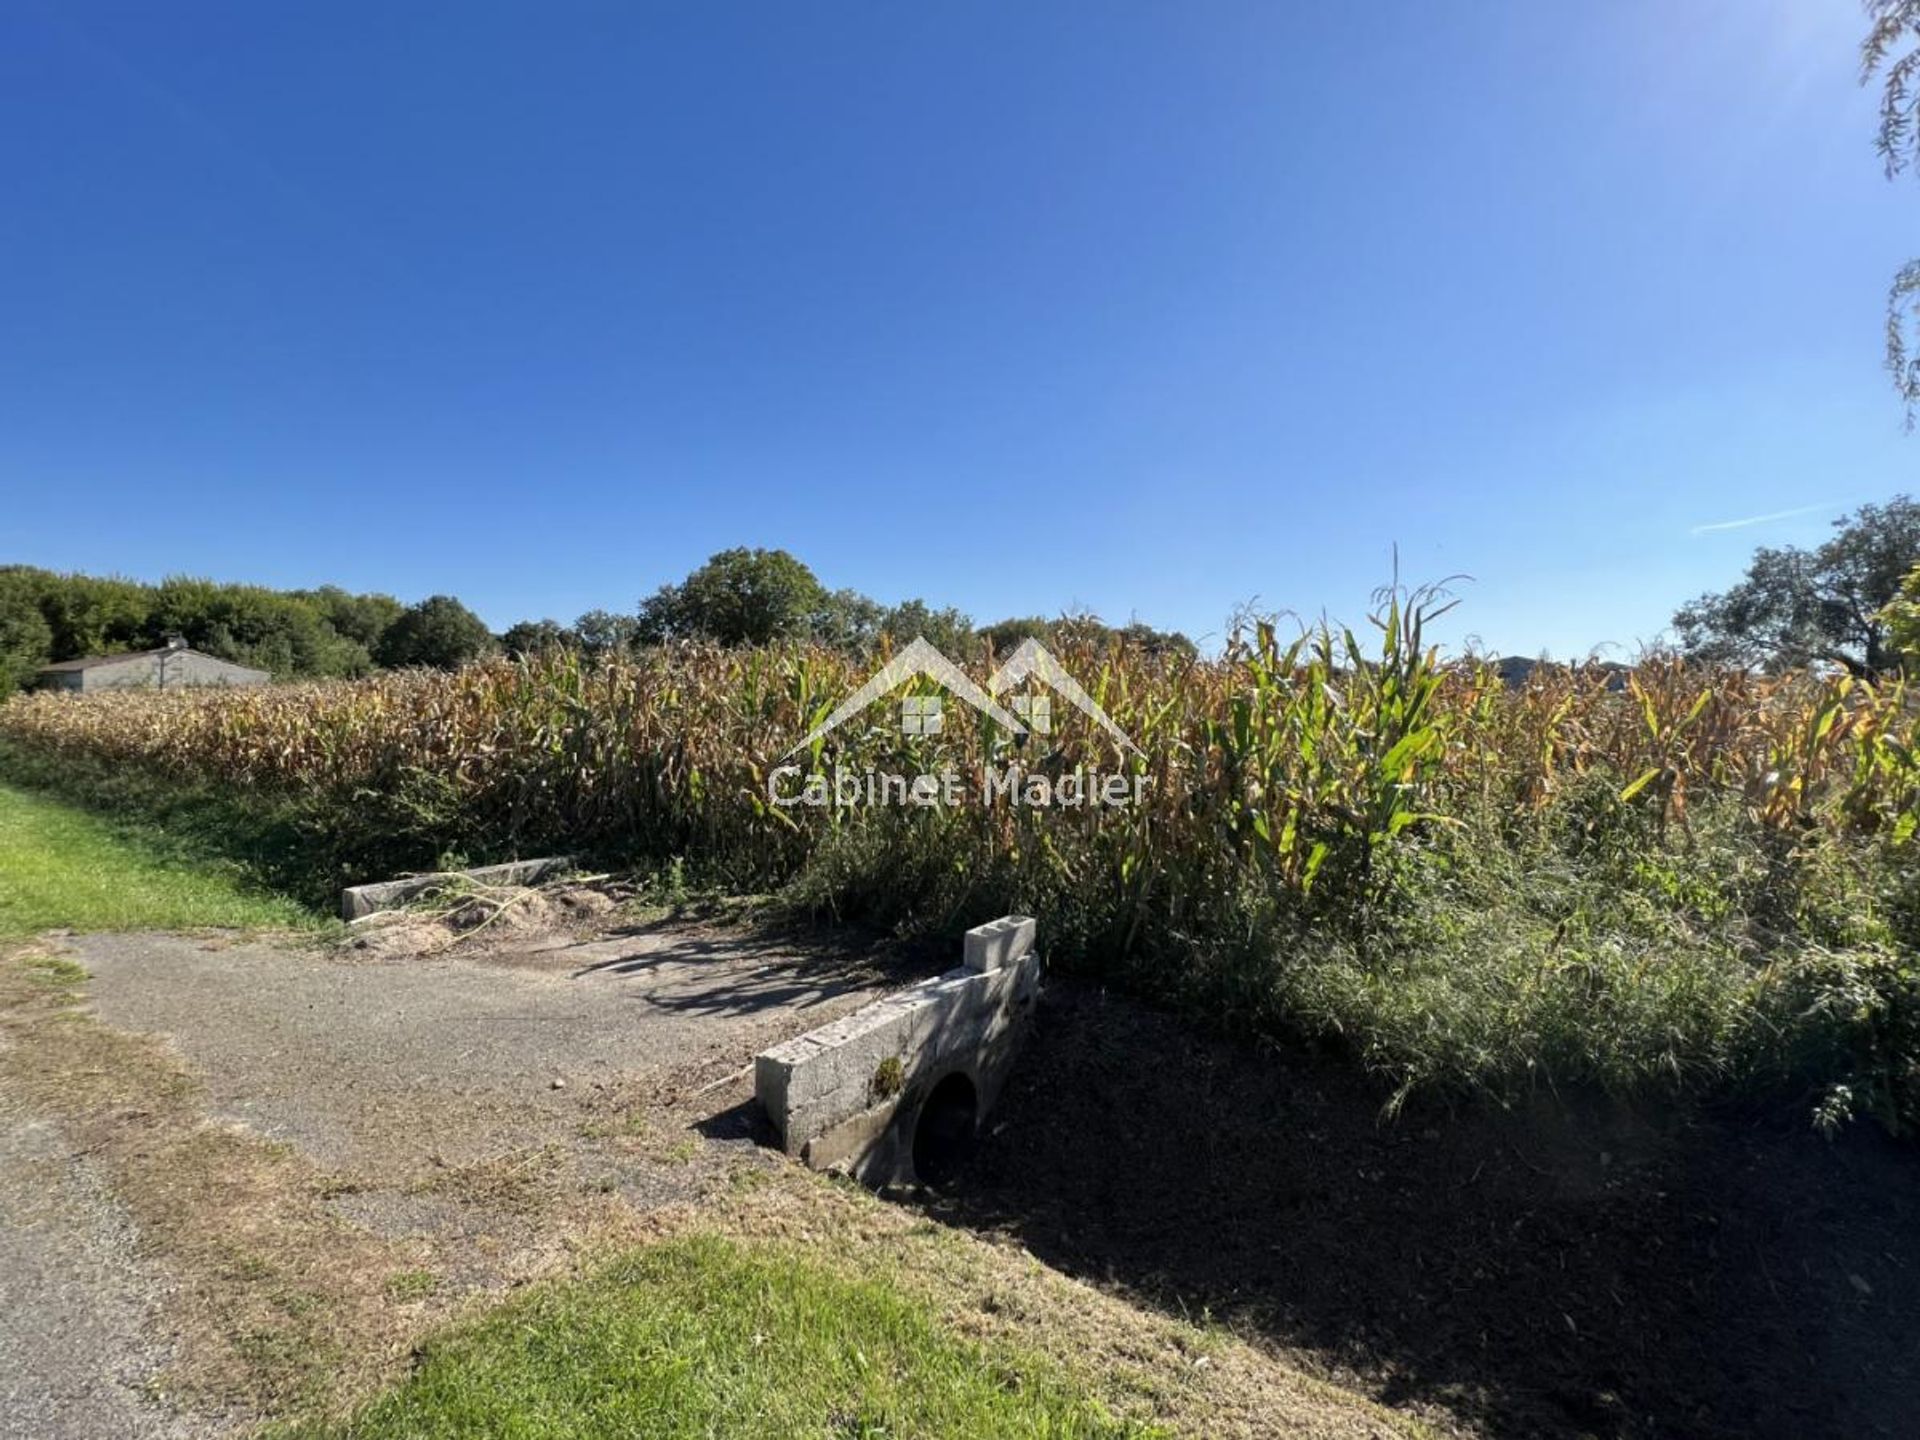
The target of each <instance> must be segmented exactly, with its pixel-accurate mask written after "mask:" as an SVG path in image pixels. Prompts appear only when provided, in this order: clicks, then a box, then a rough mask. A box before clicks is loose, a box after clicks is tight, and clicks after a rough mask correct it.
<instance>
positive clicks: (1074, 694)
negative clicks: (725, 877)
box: [781, 638, 1141, 760]
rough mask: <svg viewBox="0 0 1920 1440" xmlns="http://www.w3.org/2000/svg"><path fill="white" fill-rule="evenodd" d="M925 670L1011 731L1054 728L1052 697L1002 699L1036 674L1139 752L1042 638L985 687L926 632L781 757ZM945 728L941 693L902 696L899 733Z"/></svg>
mask: <svg viewBox="0 0 1920 1440" xmlns="http://www.w3.org/2000/svg"><path fill="white" fill-rule="evenodd" d="M922 676H924V677H926V678H928V679H930V680H933V681H935V682H936V683H937V684H939V685H940V687H941V688H942V689H944V690H946V691H947V693H948V694H950V695H953V696H954V697H955V698H956V699H959V700H963V701H965V702H966V703H967V704H969V705H971V706H972V707H973V708H974V709H975V710H978V711H979V712H980V713H981V714H982V715H985V716H986V717H987V718H988V719H990V720H992V721H993V722H994V723H995V724H997V725H999V726H1001V727H1002V728H1003V729H1005V730H1006V731H1007V732H1008V733H1009V734H1012V735H1028V734H1038V735H1047V734H1051V733H1052V730H1053V706H1052V701H1051V699H1050V698H1049V697H1047V696H1045V695H1024V694H1023V695H1015V696H1011V697H1009V698H1010V700H1011V707H1008V706H1003V705H1002V704H1001V703H1000V699H999V697H1000V696H1002V695H1005V694H1006V692H1007V691H1009V690H1011V689H1013V688H1014V687H1015V686H1017V685H1019V684H1020V683H1021V682H1022V681H1024V680H1026V679H1027V678H1028V677H1029V676H1033V677H1037V678H1038V679H1040V680H1041V681H1043V682H1045V683H1046V684H1047V685H1048V686H1049V687H1051V689H1052V690H1053V691H1055V692H1056V693H1057V694H1058V695H1059V696H1060V698H1061V699H1063V700H1065V701H1066V702H1067V703H1068V704H1069V705H1071V706H1073V708H1074V709H1076V710H1078V711H1080V712H1081V713H1082V714H1083V715H1086V716H1088V717H1089V718H1090V719H1092V720H1093V722H1094V723H1095V724H1097V725H1099V726H1100V728H1101V729H1103V730H1105V731H1106V732H1107V733H1108V734H1109V735H1111V736H1112V737H1113V738H1114V739H1115V740H1117V741H1119V742H1120V744H1121V745H1122V746H1123V747H1125V748H1126V749H1128V750H1131V751H1132V752H1133V753H1134V754H1136V755H1138V754H1140V753H1141V750H1140V747H1139V746H1138V745H1135V744H1134V743H1133V741H1132V740H1130V739H1129V738H1128V737H1127V734H1126V732H1125V731H1123V730H1122V729H1121V728H1120V727H1119V726H1118V725H1116V724H1114V723H1113V720H1112V718H1111V717H1110V716H1109V715H1108V714H1107V712H1106V711H1104V710H1102V709H1101V708H1100V707H1099V706H1098V705H1097V704H1095V703H1094V700H1093V697H1092V696H1090V695H1089V694H1087V692H1086V691H1085V690H1084V689H1082V688H1081V686H1080V683H1079V682H1078V681H1077V680H1075V679H1074V678H1073V677H1072V676H1071V675H1069V674H1068V673H1067V672H1066V670H1065V669H1063V668H1062V667H1061V665H1060V662H1059V661H1057V660H1055V659H1054V658H1053V656H1052V655H1050V654H1048V653H1047V650H1046V648H1045V647H1044V646H1042V645H1041V644H1040V642H1039V641H1037V640H1027V641H1024V642H1023V643H1022V644H1021V645H1020V647H1019V649H1017V650H1015V651H1014V652H1013V654H1012V655H1010V656H1008V657H1007V660H1006V663H1005V664H1003V665H1002V666H1000V668H999V669H998V670H996V671H994V672H993V676H992V678H991V679H989V680H988V681H987V684H986V687H985V688H984V689H983V688H981V687H980V686H979V685H976V684H975V683H974V682H973V681H972V680H970V679H969V678H968V677H967V674H966V672H965V671H963V670H962V669H961V668H960V667H959V666H958V665H955V664H954V663H953V662H952V661H951V660H949V659H947V657H946V656H944V655H942V654H941V653H940V652H939V651H938V650H936V649H934V648H933V646H931V645H929V644H928V643H927V642H926V640H925V639H924V638H922V639H917V640H915V641H914V642H913V643H912V644H911V645H909V646H907V647H906V648H905V649H904V650H902V651H901V652H900V653H899V654H898V655H896V656H894V657H893V658H892V659H891V660H889V661H888V662H887V663H886V664H885V665H882V666H881V667H880V668H879V669H878V670H877V671H875V672H874V674H873V675H872V676H871V677H870V678H869V679H868V680H867V682H866V684H864V685H862V686H861V687H860V688H859V689H858V690H856V691H854V692H853V693H852V694H851V695H849V696H848V697H847V698H846V699H845V700H842V701H841V702H840V703H839V704H838V705H836V706H835V707H834V709H833V712H832V713H831V714H829V715H828V716H827V718H826V719H824V720H822V721H821V722H820V723H819V724H818V725H816V726H814V727H813V729H811V730H809V731H808V732H807V734H806V735H805V737H804V738H802V739H801V740H800V742H799V743H798V744H796V745H795V746H794V747H793V748H792V749H791V750H789V751H787V753H786V754H785V755H783V756H781V759H783V760H784V759H788V758H790V757H792V756H793V755H795V754H797V753H799V752H800V751H801V750H804V749H806V748H807V747H808V746H810V745H812V744H814V743H815V742H816V741H818V740H820V739H822V738H824V737H825V736H826V735H828V734H830V733H832V732H833V731H834V730H837V729H838V728H839V727H840V726H841V725H843V724H845V723H846V722H847V721H848V720H850V719H852V718H853V717H854V716H855V715H857V714H859V713H860V712H861V711H862V710H865V709H866V708H867V707H868V706H869V705H872V704H874V703H875V702H876V701H878V700H880V699H882V698H884V697H885V696H887V695H890V694H892V693H893V692H894V691H895V690H897V689H899V688H900V687H901V686H902V685H904V684H906V683H907V682H908V681H909V680H914V679H918V678H920V677H922ZM945 729H946V716H945V713H944V709H943V706H942V703H941V697H940V696H938V695H908V696H905V697H903V698H902V699H901V702H900V733H901V734H903V735H910V736H928V735H939V734H942V733H944V732H945Z"/></svg>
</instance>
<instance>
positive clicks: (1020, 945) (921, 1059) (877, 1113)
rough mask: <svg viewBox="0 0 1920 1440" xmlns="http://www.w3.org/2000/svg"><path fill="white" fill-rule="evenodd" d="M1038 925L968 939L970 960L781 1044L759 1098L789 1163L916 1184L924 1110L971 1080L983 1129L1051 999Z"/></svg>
mask: <svg viewBox="0 0 1920 1440" xmlns="http://www.w3.org/2000/svg"><path fill="white" fill-rule="evenodd" d="M1034 939H1035V927H1034V923H1033V921H1032V920H1030V919H1027V918H1026V917H1024V916H1007V917H1005V918H1003V919H1001V920H997V921H994V922H992V924H990V925H983V926H980V927H979V928H978V929H976V930H973V931H970V932H968V935H967V939H966V943H965V948H964V952H963V953H964V956H965V963H963V964H962V965H961V966H959V967H958V968H956V969H953V970H949V971H948V972H947V973H945V974H944V975H939V976H936V977H935V978H933V979H931V980H925V981H922V982H920V983H919V984H917V985H910V986H908V987H906V988H905V989H903V990H899V991H896V992H895V993H893V994H891V995H887V996H883V997H882V998H881V999H879V1000H876V1001H874V1002H873V1003H872V1004H871V1005H868V1006H865V1007H864V1008H862V1009H860V1010H858V1011H855V1012H854V1013H853V1014H851V1015H848V1016H845V1017H843V1018H841V1019H839V1020H836V1021H834V1022H833V1023H831V1024H829V1025H824V1026H822V1027H820V1028H819V1029H818V1030H813V1031H809V1032H808V1033H807V1034H805V1035H801V1036H798V1037H796V1038H795V1039H793V1040H789V1041H787V1042H786V1043H784V1044H781V1045H776V1046H774V1047H773V1048H772V1049H770V1050H767V1051H765V1052H764V1053H762V1054H761V1055H759V1056H758V1057H756V1059H755V1062H754V1089H755V1093H756V1095H757V1096H758V1098H759V1100H760V1103H761V1105H762V1106H763V1107H764V1108H765V1109H766V1111H767V1114H768V1116H769V1117H770V1118H771V1119H772V1121H773V1124H774V1127H775V1129H776V1130H778V1132H779V1134H780V1140H781V1144H782V1146H783V1148H784V1149H785V1150H786V1152H787V1153H788V1154H789V1155H793V1156H796V1157H798V1158H800V1159H802V1160H804V1161H805V1162H806V1163H807V1164H808V1165H810V1166H812V1167H813V1168H814V1169H816V1170H844V1171H846V1172H848V1173H850V1174H853V1175H855V1176H856V1177H858V1178H859V1179H861V1180H863V1181H865V1182H867V1183H868V1184H872V1185H880V1186H883V1185H888V1184H896V1183H912V1182H913V1181H915V1180H916V1179H918V1178H920V1177H918V1176H917V1175H916V1174H915V1171H914V1162H913V1148H914V1141H915V1138H916V1134H917V1131H918V1129H919V1125H920V1121H921V1118H922V1117H921V1111H922V1108H923V1107H924V1106H925V1104H926V1102H927V1100H928V1098H929V1097H930V1096H931V1095H932V1094H933V1092H934V1091H935V1089H936V1088H937V1087H939V1086H940V1084H941V1082H942V1081H945V1080H947V1079H948V1078H949V1077H951V1076H955V1075H959V1076H963V1077H965V1080H966V1082H967V1085H968V1086H969V1087H970V1088H971V1092H972V1098H973V1102H974V1109H973V1115H974V1119H975V1121H976V1123H977V1121H978V1119H979V1118H980V1117H982V1116H984V1115H985V1114H986V1113H987V1111H988V1110H989V1109H991V1108H992V1105H993V1102H994V1101H995V1099H997V1098H998V1096H999V1093H1000V1088H1001V1086H1002V1085H1003V1084H1004V1083H1005V1081H1006V1077H1007V1072H1008V1071H1009V1069H1011V1067H1012V1064H1013V1059H1014V1055H1015V1053H1016V1052H1017V1050H1018V1047H1019V1044H1020V1042H1021V1040H1022V1039H1024V1038H1025V1034H1026V1030H1027V1023H1028V1021H1029V1020H1030V1019H1031V1017H1032V1013H1033V1008H1034V1004H1035V1002H1036V1001H1037V999H1038V997H1039V990H1040V956H1039V954H1038V953H1037V952H1036V951H1035V950H1034V948H1033V943H1034Z"/></svg>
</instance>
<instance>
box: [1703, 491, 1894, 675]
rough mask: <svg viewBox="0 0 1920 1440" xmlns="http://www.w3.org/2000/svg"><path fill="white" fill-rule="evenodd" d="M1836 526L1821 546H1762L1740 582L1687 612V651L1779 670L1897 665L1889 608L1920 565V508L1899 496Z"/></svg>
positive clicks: (1868, 669) (1864, 670)
mask: <svg viewBox="0 0 1920 1440" xmlns="http://www.w3.org/2000/svg"><path fill="white" fill-rule="evenodd" d="M1833 523H1834V528H1835V530H1836V531H1837V532H1838V533H1836V534H1835V535H1834V537H1833V538H1832V539H1831V540H1829V541H1827V543H1826V544H1824V545H1822V546H1820V547H1819V548H1818V549H1815V550H1802V549H1800V548H1799V547H1798V546H1793V545H1786V546H1781V547H1779V548H1778V549H1774V548H1762V549H1760V550H1758V551H1756V552H1755V553H1754V557H1753V562H1752V564H1750V565H1749V566H1748V567H1747V574H1746V578H1745V579H1744V580H1742V581H1741V582H1740V583H1739V584H1737V585H1735V586H1733V587H1732V588H1731V589H1729V590H1725V591H1722V592H1720V593H1718V594H1711V595H1702V596H1701V597H1700V598H1699V599H1698V600H1695V601H1694V602H1693V603H1692V604H1690V605H1685V606H1682V607H1681V608H1680V610H1679V611H1677V612H1676V613H1675V615H1674V617H1673V623H1674V626H1675V628H1676V629H1677V630H1678V631H1679V634H1680V647H1681V650H1682V651H1683V653H1685V654H1686V655H1687V656H1688V657H1690V658H1692V659H1696V660H1708V661H1714V662H1718V663H1722V664H1733V665H1744V666H1758V667H1761V668H1765V669H1769V670H1783V669H1793V668H1796V667H1798V666H1803V665H1811V664H1817V663H1824V664H1830V665H1841V666H1844V667H1845V668H1846V669H1847V670H1848V671H1850V672H1851V673H1853V674H1855V675H1863V676H1872V675H1879V674H1883V673H1885V672H1886V671H1888V670H1890V669H1892V668H1894V667H1895V666H1896V665H1897V664H1898V663H1899V657H1898V655H1897V654H1896V652H1895V651H1894V650H1893V649H1892V648H1890V644H1889V635H1888V629H1887V622H1886V619H1885V615H1884V612H1885V610H1886V607H1887V605H1888V604H1889V603H1890V602H1891V601H1892V600H1893V598H1894V596H1895V595H1896V594H1898V593H1899V590H1900V585H1901V581H1902V579H1903V578H1904V577H1905V576H1906V574H1907V572H1908V571H1909V570H1911V569H1912V568H1913V566H1914V565H1915V564H1916V563H1920V504H1915V502H1914V501H1913V500H1911V499H1909V498H1908V497H1907V496H1905V495H1899V496H1896V497H1895V498H1893V499H1892V500H1889V501H1888V502H1887V503H1886V504H1885V505H1862V506H1861V507H1860V508H1859V509H1858V510H1856V511H1855V512H1854V513H1853V514H1852V515H1851V516H1847V517H1843V518H1841V519H1839V520H1836V521H1834V522H1833Z"/></svg>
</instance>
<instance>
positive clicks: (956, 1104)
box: [913, 1071, 980, 1186]
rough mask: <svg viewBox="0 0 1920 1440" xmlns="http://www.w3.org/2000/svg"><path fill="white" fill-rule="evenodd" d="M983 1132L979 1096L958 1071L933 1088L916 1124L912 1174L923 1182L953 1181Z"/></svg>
mask: <svg viewBox="0 0 1920 1440" xmlns="http://www.w3.org/2000/svg"><path fill="white" fill-rule="evenodd" d="M979 1132H980V1097H979V1095H978V1094H977V1093H976V1092H975V1090H974V1088H973V1081H972V1080H970V1079H968V1078H967V1076H966V1075H964V1074H962V1073H961V1072H959V1071H955V1072H954V1073H953V1074H951V1075H949V1076H947V1077H946V1079H944V1080H942V1081H941V1082H940V1083H939V1084H938V1085H936V1086H934V1087H933V1091H932V1093H931V1094H929V1095H928V1096H927V1100H926V1103H925V1104H924V1105H922V1106H921V1107H920V1118H919V1120H918V1121H917V1122H916V1123H915V1125H914V1127H913V1173H914V1174H915V1175H916V1176H917V1177H918V1178H919V1180H920V1183H921V1184H923V1185H935V1186H939V1185H945V1184H947V1183H948V1182H950V1181H951V1180H952V1179H953V1178H954V1176H955V1175H957V1174H958V1173H959V1171H960V1167H961V1166H962V1165H964V1164H965V1163H966V1160H967V1157H968V1155H970V1154H971V1153H972V1152H973V1142H974V1140H975V1139H976V1137H977V1136H978V1135H979Z"/></svg>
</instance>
